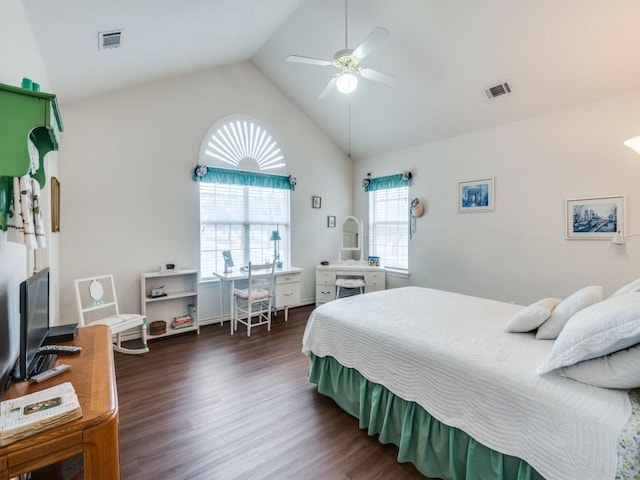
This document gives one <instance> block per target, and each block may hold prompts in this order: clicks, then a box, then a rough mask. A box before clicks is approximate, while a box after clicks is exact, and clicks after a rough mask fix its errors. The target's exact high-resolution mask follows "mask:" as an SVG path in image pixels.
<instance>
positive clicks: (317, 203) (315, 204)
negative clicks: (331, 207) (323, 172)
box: [311, 195, 322, 208]
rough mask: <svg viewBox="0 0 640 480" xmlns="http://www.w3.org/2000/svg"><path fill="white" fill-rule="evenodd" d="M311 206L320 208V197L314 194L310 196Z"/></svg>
mask: <svg viewBox="0 0 640 480" xmlns="http://www.w3.org/2000/svg"><path fill="white" fill-rule="evenodd" d="M311 206H312V207H313V208H320V207H321V206H322V198H320V197H316V196H315V195H314V196H313V197H311Z"/></svg>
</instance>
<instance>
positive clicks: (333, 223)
mask: <svg viewBox="0 0 640 480" xmlns="http://www.w3.org/2000/svg"><path fill="white" fill-rule="evenodd" d="M335 226H336V217H335V215H329V216H328V217H327V227H329V228H334V227H335Z"/></svg>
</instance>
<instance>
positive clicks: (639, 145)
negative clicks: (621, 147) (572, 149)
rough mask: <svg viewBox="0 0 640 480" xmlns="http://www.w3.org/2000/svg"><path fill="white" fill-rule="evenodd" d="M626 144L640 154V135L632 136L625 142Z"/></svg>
mask: <svg viewBox="0 0 640 480" xmlns="http://www.w3.org/2000/svg"><path fill="white" fill-rule="evenodd" d="M624 144H625V146H627V147H629V148H630V149H632V150H634V151H635V152H636V153H638V154H640V136H639V137H633V138H630V139H629V140H627V141H626V142H624Z"/></svg>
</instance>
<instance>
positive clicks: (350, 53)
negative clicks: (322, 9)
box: [287, 0, 396, 98]
mask: <svg viewBox="0 0 640 480" xmlns="http://www.w3.org/2000/svg"><path fill="white" fill-rule="evenodd" d="M388 36H389V32H388V31H387V30H386V29H385V28H382V27H376V28H374V29H373V31H372V32H371V33H370V34H369V36H368V37H367V38H365V39H364V40H363V42H362V43H361V44H360V45H358V46H357V47H356V48H354V49H350V48H347V45H348V43H347V38H348V37H347V0H345V2H344V44H345V48H344V49H343V50H338V51H337V52H336V53H335V54H334V56H333V60H323V59H321V58H312V57H302V56H299V55H289V56H288V57H287V61H288V62H295V63H308V64H311V65H319V66H321V67H335V68H337V69H338V70H339V71H338V73H336V74H335V75H334V76H333V77H332V78H331V80H330V81H329V83H328V84H327V86H326V87H325V88H324V90H323V91H322V92H321V93H320V96H319V97H318V98H325V97H327V96H329V94H330V93H331V92H332V91H333V89H334V88H337V89H338V91H339V92H341V93H351V92H353V91H354V90H355V89H356V88H358V77H362V78H366V79H368V80H373V81H374V82H379V83H383V84H385V85H390V86H393V85H394V84H395V81H396V79H395V77H393V76H391V75H388V74H386V73H382V72H379V71H377V70H373V69H371V68H369V67H365V66H364V65H362V64H361V63H360V62H361V61H362V60H363V59H364V58H366V57H367V55H369V54H370V53H371V52H372V51H373V50H374V48H375V47H377V46H378V45H379V44H380V43H382V42H383V41H384V40H386V38H387V37H388Z"/></svg>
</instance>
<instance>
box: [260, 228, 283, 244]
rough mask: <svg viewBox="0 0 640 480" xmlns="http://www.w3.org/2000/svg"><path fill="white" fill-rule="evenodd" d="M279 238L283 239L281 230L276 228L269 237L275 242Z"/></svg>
mask: <svg viewBox="0 0 640 480" xmlns="http://www.w3.org/2000/svg"><path fill="white" fill-rule="evenodd" d="M263 238H264V237H263ZM277 240H282V238H280V232H278V230H274V231H273V232H271V237H270V238H269V241H271V242H275V241H277Z"/></svg>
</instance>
